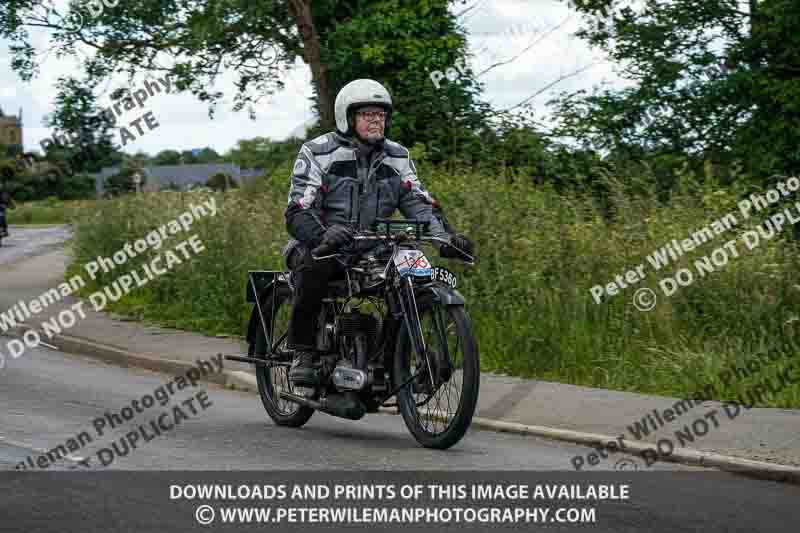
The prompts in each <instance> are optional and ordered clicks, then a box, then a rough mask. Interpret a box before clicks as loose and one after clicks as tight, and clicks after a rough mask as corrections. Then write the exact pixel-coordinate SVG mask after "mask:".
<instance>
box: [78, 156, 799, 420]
mask: <svg viewBox="0 0 800 533" xmlns="http://www.w3.org/2000/svg"><path fill="white" fill-rule="evenodd" d="M289 174H290V169H289V168H288V167H287V168H286V169H284V171H283V172H279V173H277V174H276V175H275V177H273V178H272V179H270V180H265V181H263V182H262V183H261V184H260V185H259V187H258V188H249V189H248V190H247V191H234V192H230V193H227V194H224V195H223V194H218V195H216V196H215V198H217V202H218V204H219V205H220V206H221V211H220V213H219V214H218V215H217V216H216V217H215V218H206V219H202V220H201V221H199V222H198V223H197V224H196V226H195V227H194V228H193V232H195V231H196V232H197V233H198V234H199V236H200V238H201V239H202V241H203V243H204V244H205V246H206V248H207V250H206V251H205V252H203V253H201V254H200V255H199V256H197V257H196V258H194V259H193V260H192V261H191V262H189V263H188V264H184V265H181V266H180V267H178V268H177V269H176V270H175V271H174V272H172V273H170V274H168V275H166V276H163V277H160V278H158V279H157V280H155V281H153V282H152V283H151V284H149V285H148V286H146V287H144V288H142V289H139V290H136V291H134V292H133V293H132V294H130V295H129V296H128V297H126V298H125V299H123V300H122V301H121V302H120V303H119V304H116V305H115V306H114V307H113V308H114V309H115V310H117V311H120V312H125V313H129V314H133V315H135V316H137V317H140V318H142V319H145V320H152V321H156V322H159V323H161V324H166V325H171V326H175V327H180V328H185V329H190V330H196V331H201V332H205V333H211V334H220V333H224V334H233V335H243V334H244V330H245V326H246V321H247V318H248V316H249V311H250V309H249V307H248V306H247V305H246V304H245V302H244V289H245V280H246V273H247V271H248V270H252V269H277V268H282V263H281V259H280V251H281V249H282V247H283V245H284V244H285V242H286V239H287V234H286V230H285V227H284V220H283V210H284V207H285V202H286V186H287V183H286V176H288V175H289ZM423 176H424V181H425V183H426V185H427V186H428V187H429V188H430V189H431V190H432V191H433V193H434V195H435V196H436V197H437V199H439V200H440V201H441V202H442V204H443V205H444V206H445V209H446V211H447V214H448V217H449V218H450V220H451V222H452V223H454V225H455V226H456V227H457V228H459V230H460V231H462V232H464V233H466V234H467V235H469V236H470V237H471V238H472V239H473V240H474V241H475V242H476V245H477V252H478V257H479V261H478V264H477V266H475V267H472V268H470V269H467V268H466V267H464V266H461V265H459V264H458V263H452V264H446V262H445V260H438V261H437V262H438V263H439V264H446V266H448V267H449V268H451V270H454V271H456V272H457V273H458V275H459V289H460V290H461V292H462V293H463V294H464V295H465V296H466V298H467V300H468V306H467V309H468V311H469V313H470V315H471V317H472V319H473V321H474V323H475V326H476V329H477V335H478V339H479V344H480V350H481V356H482V365H483V367H484V369H485V370H491V371H497V372H502V373H507V374H511V375H518V376H525V377H537V378H540V379H546V380H554V381H562V382H568V383H573V384H580V385H588V386H595V387H605V388H612V389H619V390H631V391H638V392H645V393H657V394H668V395H677V396H681V395H684V396H685V395H688V394H691V393H693V392H695V391H697V390H699V389H701V388H702V387H703V386H705V385H709V384H710V385H713V386H714V387H715V388H716V389H717V390H719V391H720V392H719V393H718V394H717V398H716V399H719V400H724V399H734V398H735V397H737V396H739V395H741V394H743V393H744V392H745V391H746V390H748V388H749V387H751V386H752V385H753V384H754V383H755V382H756V381H757V380H758V379H761V378H762V377H763V374H762V375H761V376H762V377H759V376H753V377H750V378H745V379H737V380H735V382H732V383H731V382H729V381H730V380H727V381H726V380H723V379H722V378H721V375H722V374H721V373H722V372H724V371H726V369H730V368H731V366H732V365H736V366H740V367H746V365H747V362H748V361H749V360H752V359H753V357H754V354H758V353H761V354H763V353H766V352H767V351H773V352H778V353H783V354H788V355H789V357H788V358H786V359H783V363H780V364H776V365H777V366H774V367H773V368H772V369H771V370H770V372H773V373H774V372H776V371H777V370H779V369H781V368H784V367H786V365H788V364H790V362H791V361H796V360H797V355H795V354H796V353H797V351H796V348H797V344H798V343H797V340H798V330H797V328H798V326H800V320H798V317H797V315H798V309H800V308H799V307H798V303H800V285H798V281H797V274H796V273H797V271H798V265H799V264H800V252H799V251H798V248H797V245H796V244H795V243H794V242H793V241H791V240H790V239H788V238H785V237H786V236H780V237H776V238H774V239H772V240H770V241H768V242H765V243H762V244H761V245H760V246H759V247H758V248H756V249H753V250H752V251H748V250H747V249H746V248H745V247H744V246H742V245H741V244H737V248H738V249H739V250H740V256H739V257H738V258H732V259H731V260H730V262H729V263H728V264H727V265H726V266H725V267H724V268H720V269H718V271H717V272H714V273H712V274H709V275H707V276H706V277H704V278H702V279H696V280H695V281H694V283H693V284H691V285H690V286H687V287H682V288H680V289H679V290H678V291H677V292H676V293H675V294H673V295H672V296H671V297H666V296H665V295H664V294H663V293H662V291H661V289H660V288H659V286H658V281H659V280H660V279H661V278H663V277H666V276H668V275H672V274H674V273H675V272H676V270H677V269H678V268H681V267H687V268H690V269H692V270H694V267H693V263H694V260H695V259H697V258H698V257H702V256H704V255H706V254H709V253H711V251H712V250H713V249H715V248H717V247H719V246H722V244H724V243H725V242H726V241H728V240H730V239H733V238H735V237H736V235H737V234H740V233H741V232H742V231H745V230H747V229H752V227H754V225H755V224H756V223H760V222H761V219H762V218H763V217H762V216H760V215H756V216H754V219H752V220H748V221H740V224H739V225H737V226H736V227H734V228H733V229H732V230H731V231H730V232H728V233H726V234H724V235H720V236H718V237H717V238H716V239H715V240H714V241H713V242H709V243H706V244H705V245H703V246H701V247H700V248H699V249H698V250H697V251H696V252H693V253H691V254H689V255H687V256H684V257H683V258H681V260H680V261H678V262H675V263H674V264H673V263H670V265H668V266H667V267H665V268H662V269H661V270H660V271H658V272H654V269H653V268H652V267H651V266H650V264H649V263H648V262H647V260H646V256H647V255H648V254H650V253H652V252H653V251H654V250H656V249H659V248H660V247H661V246H663V245H664V244H665V243H667V242H669V241H671V240H672V239H678V240H683V239H685V238H687V237H688V236H689V235H690V234H691V233H692V232H694V231H697V230H698V229H700V228H702V227H704V226H706V225H708V224H710V223H711V222H712V221H713V220H715V219H717V218H719V217H721V216H723V215H725V214H727V213H729V212H735V210H736V198H735V197H734V195H733V194H732V193H730V192H726V191H723V190H719V191H717V190H714V189H713V188H709V189H708V190H693V191H691V193H689V192H684V191H677V192H676V193H675V194H674V195H673V196H672V198H671V199H670V202H669V203H668V204H667V205H664V204H661V203H659V201H657V200H656V198H655V194H654V193H650V192H648V187H647V185H646V183H647V180H643V183H642V184H639V185H637V186H636V187H637V194H636V195H632V194H629V193H628V192H626V191H629V190H630V189H631V183H632V180H633V178H630V177H626V178H625V185H624V186H623V185H622V183H621V182H619V181H617V180H615V178H614V177H609V178H608V184H607V185H608V190H610V191H611V194H610V196H609V200H608V202H607V204H606V205H605V206H604V207H603V208H602V209H601V208H600V207H598V206H597V205H596V203H595V200H593V199H592V198H588V197H574V196H572V197H565V196H563V195H559V194H557V193H556V192H555V191H553V190H549V189H547V188H533V187H532V186H531V185H529V184H528V182H526V181H525V180H510V181H509V180H498V179H495V178H494V177H488V176H485V175H477V174H473V173H469V172H464V173H458V174H453V175H447V174H443V173H440V172H436V171H435V170H432V169H428V171H427V172H425V173H423ZM204 194H205V193H187V194H180V193H162V194H148V195H142V196H139V197H127V198H125V199H119V200H112V201H107V202H102V203H100V204H98V205H97V210H96V212H95V213H94V214H93V216H92V217H91V218H87V219H85V220H84V221H82V222H81V223H79V224H77V225H76V238H75V243H74V246H75V253H76V262H75V263H74V264H73V265H72V267H71V271H73V272H78V271H80V269H82V268H83V264H84V263H85V262H87V261H89V260H92V259H94V258H95V257H96V256H98V255H106V256H108V255H111V254H113V253H114V252H115V251H117V250H119V249H121V248H122V246H123V245H124V244H125V242H127V241H132V240H134V239H137V238H140V237H143V236H144V235H145V234H146V233H147V232H149V231H151V230H152V229H153V228H154V227H156V226H158V225H159V224H161V223H163V222H166V221H167V220H169V219H171V218H173V217H175V216H176V215H177V214H178V213H180V212H181V211H183V210H185V209H187V206H188V203H189V202H190V201H191V202H194V203H198V202H199V201H200V200H201V199H202V198H204ZM609 212H610V213H612V215H613V216H612V217H611V222H609V217H608V216H604V215H608V213H609ZM756 219H757V220H756ZM101 221H102V223H101ZM784 234H787V235H788V230H785V231H784ZM182 238H183V237H179V236H176V237H173V239H172V241H170V243H169V244H168V246H170V245H174V244H177V242H179V240H182ZM140 263H141V261H139V260H138V258H137V261H135V262H133V263H132V264H130V265H126V267H125V270H128V269H129V268H134V267H135V266H136V265H138V264H140ZM639 264H645V269H644V271H645V273H646V279H645V280H644V281H642V282H640V283H638V284H636V285H634V286H631V287H629V288H627V289H622V290H621V291H620V294H618V295H616V296H613V297H608V298H606V300H605V301H603V302H601V303H600V304H597V303H595V301H594V299H593V298H592V296H591V293H590V289H591V288H592V287H593V286H595V285H605V284H607V283H609V282H611V281H613V280H614V278H615V276H616V275H617V274H623V275H624V273H625V272H627V271H628V270H629V269H632V268H634V267H636V266H637V265H639ZM122 273H124V271H123V270H120V271H119V272H116V271H115V272H113V273H111V274H109V275H106V276H102V277H100V278H98V281H97V283H95V284H93V286H90V287H89V290H96V289H97V288H99V287H100V286H102V285H103V284H106V283H109V282H111V281H113V279H115V278H116V277H117V276H118V275H120V274H122ZM85 277H86V276H84V278H85ZM695 277H699V276H697V274H696V271H695ZM642 287H649V288H650V289H652V290H653V291H654V292H655V294H656V295H657V297H658V302H657V305H656V306H655V308H654V309H653V310H651V311H649V312H645V311H639V310H637V309H636V308H635V307H634V305H633V303H632V298H633V296H634V293H635V292H636V290H637V289H639V288H642ZM794 373H795V374H797V376H798V378H800V372H798V369H795V370H794ZM723 381H726V382H723ZM798 381H800V379H798ZM761 405H771V406H780V407H800V386H799V385H794V386H792V387H791V388H788V389H785V390H783V391H782V392H780V393H779V394H777V395H775V397H773V398H770V399H768V400H767V401H765V402H763V403H762V404H761Z"/></svg>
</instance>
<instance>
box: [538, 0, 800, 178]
mask: <svg viewBox="0 0 800 533" xmlns="http://www.w3.org/2000/svg"><path fill="white" fill-rule="evenodd" d="M571 3H572V5H573V7H574V8H575V9H577V10H578V11H580V12H581V13H583V14H584V15H585V16H586V18H587V21H588V23H589V26H588V27H587V28H586V29H585V30H582V31H581V32H579V33H578V35H579V36H580V37H582V38H584V39H586V40H587V41H588V42H589V43H590V44H592V45H594V46H597V47H599V48H601V49H603V50H604V51H606V52H607V53H608V54H609V55H610V57H611V58H612V59H613V60H614V61H616V62H617V63H618V64H619V65H620V67H621V69H622V70H621V71H622V74H623V75H624V76H625V77H626V78H627V79H629V80H631V81H632V82H633V83H634V84H633V86H632V87H630V88H626V89H623V90H616V91H612V90H608V89H604V90H599V89H598V90H595V91H594V93H593V94H591V95H589V94H588V93H586V92H585V91H578V92H576V93H572V94H562V95H561V96H560V97H559V98H558V99H557V100H556V101H554V104H555V106H556V111H557V115H558V116H559V118H560V120H561V127H560V128H559V129H558V130H557V133H559V134H561V135H566V136H569V137H572V138H575V139H578V140H580V141H582V142H583V143H584V144H585V145H587V146H592V147H594V148H597V149H600V150H604V151H611V150H615V149H620V148H623V147H626V146H628V147H629V146H641V147H642V148H644V149H645V150H647V151H649V152H652V151H659V152H671V153H673V154H679V153H684V154H690V155H691V154H695V155H701V156H702V158H708V159H711V160H715V161H721V162H723V163H731V162H733V161H735V160H739V161H742V162H743V163H744V169H745V173H746V174H749V175H751V176H753V177H758V178H759V179H760V178H766V177H768V176H769V175H770V174H773V173H784V174H790V173H795V172H797V171H799V170H800V150H798V148H797V147H798V146H800V108H799V107H798V106H797V102H798V100H799V98H800V77H799V76H798V73H800V33H798V32H797V27H798V23H800V4H799V3H798V2H796V1H795V0H750V1H749V2H744V4H745V5H744V6H743V5H742V4H743V2H739V1H736V0H704V1H703V2H697V1H694V0H674V1H671V2H668V3H666V2H658V1H656V0H647V1H646V2H644V8H643V9H642V10H641V11H638V12H637V11H634V10H633V9H632V8H630V7H624V8H622V9H618V8H614V7H613V6H615V5H616V2H613V1H612V0H571Z"/></svg>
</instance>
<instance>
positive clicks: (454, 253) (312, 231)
mask: <svg viewBox="0 0 800 533" xmlns="http://www.w3.org/2000/svg"><path fill="white" fill-rule="evenodd" d="M335 115H336V117H335V118H336V129H337V131H336V132H331V133H327V134H325V135H322V136H320V137H317V138H316V139H314V140H312V141H309V142H307V143H305V144H304V145H303V147H302V149H301V150H300V153H299V154H298V156H297V160H296V161H295V164H294V169H293V172H292V179H291V188H290V191H289V206H288V208H287V209H286V213H285V216H286V227H287V229H288V231H289V234H290V235H291V236H292V237H293V239H292V240H290V241H289V244H288V245H287V246H286V248H285V250H284V254H285V257H286V262H287V265H288V266H289V268H290V269H291V270H292V272H293V274H292V279H293V283H294V286H295V293H294V303H293V307H292V316H291V322H290V325H289V337H288V341H287V347H288V348H289V349H292V350H294V352H295V354H296V356H295V359H294V363H293V364H292V368H291V370H290V372H289V379H290V380H291V381H292V382H293V383H294V384H295V385H298V386H313V385H315V384H316V381H317V380H316V372H315V370H314V362H315V358H316V354H315V353H314V345H315V342H314V338H315V335H316V330H317V327H318V325H317V323H316V319H317V315H318V314H319V312H320V308H321V305H322V298H323V297H324V295H325V293H326V290H327V286H328V283H329V282H330V281H331V280H333V279H335V277H336V276H338V275H340V274H341V273H342V271H343V270H342V266H341V264H340V263H339V262H337V261H335V260H334V259H323V260H319V261H314V260H312V259H311V257H310V253H311V250H313V249H314V248H316V247H317V246H319V245H320V244H326V245H327V246H329V247H331V248H333V249H342V248H344V249H350V250H351V251H353V250H354V251H358V252H360V251H362V248H363V247H362V245H364V243H359V245H358V246H357V245H356V244H355V243H354V239H353V234H354V232H355V231H357V230H358V229H366V228H369V226H370V224H371V223H372V221H374V220H375V219H376V218H389V217H391V216H392V214H393V213H394V212H395V210H398V209H399V210H400V212H401V213H402V214H403V216H404V217H406V218H408V219H419V220H429V221H430V232H431V233H432V234H433V235H435V236H438V237H440V238H442V239H445V240H446V241H448V243H449V244H445V245H443V246H441V247H440V254H441V255H442V256H443V257H459V256H460V254H461V252H464V253H466V254H469V255H472V243H470V241H469V240H468V239H467V238H466V237H464V236H461V235H457V234H455V231H454V230H453V229H452V227H450V225H449V224H448V223H447V220H446V219H445V218H444V217H443V216H436V214H435V212H434V211H436V213H439V212H440V209H439V206H438V203H437V202H435V200H434V199H433V197H431V195H430V193H428V191H427V190H426V189H425V187H424V186H423V185H422V183H421V182H420V180H419V178H418V177H417V169H416V167H415V165H414V162H413V161H412V160H411V157H410V155H409V151H408V149H406V148H405V147H403V146H401V145H400V144H398V143H396V142H393V141H391V140H389V139H386V138H385V137H384V135H385V132H386V130H388V128H389V126H390V124H391V116H392V99H391V96H390V95H389V92H388V91H387V90H386V88H384V87H383V85H381V84H380V83H378V82H376V81H374V80H368V79H360V80H355V81H353V82H350V83H348V84H347V85H345V87H344V88H343V89H342V90H341V91H340V92H339V94H338V95H337V97H336V102H335ZM364 246H366V245H364Z"/></svg>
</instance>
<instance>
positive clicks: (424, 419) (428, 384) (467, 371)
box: [394, 304, 480, 449]
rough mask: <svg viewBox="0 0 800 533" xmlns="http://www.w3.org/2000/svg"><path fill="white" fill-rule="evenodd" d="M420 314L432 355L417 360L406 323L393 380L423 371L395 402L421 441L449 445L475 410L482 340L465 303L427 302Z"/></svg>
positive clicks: (398, 381)
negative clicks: (473, 328)
mask: <svg viewBox="0 0 800 533" xmlns="http://www.w3.org/2000/svg"><path fill="white" fill-rule="evenodd" d="M419 318H420V324H421V326H422V327H421V331H422V337H423V340H424V342H425V346H426V348H427V353H428V357H427V358H426V359H425V360H419V358H418V357H417V356H416V355H415V354H414V350H413V349H412V345H411V339H410V337H409V332H408V329H407V328H406V327H403V328H402V331H401V333H400V337H399V339H398V343H397V352H396V354H395V361H394V376H395V386H397V385H399V384H401V383H403V382H405V381H406V380H407V379H408V378H409V377H411V376H412V375H414V374H415V373H416V372H417V371H420V375H419V376H418V377H417V378H416V379H415V380H413V381H412V382H411V383H410V384H409V385H408V386H406V387H403V388H402V389H401V390H400V391H399V392H398V393H397V403H398V406H399V408H400V412H401V413H402V415H403V420H404V421H405V423H406V426H407V427H408V429H409V431H411V433H412V435H414V438H415V439H417V441H418V442H419V443H420V444H422V445H423V446H425V447H427V448H438V449H446V448H449V447H451V446H453V445H454V444H456V443H457V442H458V441H459V440H461V438H462V437H463V436H464V434H465V433H466V432H467V429H468V428H469V425H470V423H471V422H472V416H473V414H474V413H475V407H476V405H477V403H478V389H479V386H480V360H479V355H478V345H477V342H476V340H475V336H474V335H473V332H472V323H471V322H470V320H469V317H468V316H467V313H466V311H465V310H464V308H463V307H462V306H439V305H436V304H433V305H428V306H426V307H423V308H421V309H420V310H419ZM448 354H449V357H448ZM429 362H430V364H428V363H429Z"/></svg>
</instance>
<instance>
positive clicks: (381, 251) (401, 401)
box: [226, 219, 480, 449]
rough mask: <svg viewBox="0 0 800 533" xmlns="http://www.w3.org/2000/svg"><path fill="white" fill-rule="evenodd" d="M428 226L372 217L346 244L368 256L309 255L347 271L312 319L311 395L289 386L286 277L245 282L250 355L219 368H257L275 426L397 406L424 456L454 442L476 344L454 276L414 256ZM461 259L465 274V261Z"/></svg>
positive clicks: (464, 418) (266, 274) (469, 406)
mask: <svg viewBox="0 0 800 533" xmlns="http://www.w3.org/2000/svg"><path fill="white" fill-rule="evenodd" d="M428 224H429V223H428V222H427V221H417V220H406V221H396V220H389V219H378V220H376V222H375V224H373V226H372V227H371V228H370V230H369V231H362V232H359V233H357V234H356V237H355V238H356V241H367V240H369V241H378V242H377V243H375V244H376V245H375V246H374V247H373V248H372V249H371V250H370V251H368V252H366V253H363V254H360V255H355V254H346V253H336V254H332V255H326V254H330V252H331V250H327V249H325V248H324V245H323V246H320V247H319V248H316V249H315V250H313V251H312V256H313V257H314V259H315V260H320V259H327V258H333V257H335V258H337V260H340V261H341V262H342V264H343V265H344V266H345V269H344V270H345V276H344V277H345V279H343V280H341V281H334V282H333V283H331V284H330V286H329V287H328V294H327V295H326V297H325V298H324V299H323V307H322V310H321V312H320V314H319V317H318V330H317V331H318V333H317V338H316V339H315V341H316V349H317V351H318V352H319V353H321V357H320V361H319V363H318V367H317V372H318V376H319V378H320V379H319V380H318V382H319V383H320V385H318V386H317V387H315V388H314V389H310V388H305V387H302V388H301V387H294V386H293V385H292V384H291V382H290V381H289V367H290V366H291V363H292V358H293V354H292V352H291V351H288V350H286V348H285V345H286V338H287V336H288V325H289V316H290V312H291V304H292V293H293V287H292V279H291V273H289V272H283V271H252V272H249V275H248V278H249V279H248V283H247V301H248V302H251V303H253V304H254V306H253V311H252V314H251V319H250V324H249V328H248V335H247V339H248V342H249V352H248V356H247V357H242V356H226V358H227V359H230V360H234V361H240V362H246V363H251V364H254V365H256V377H257V381H258V389H259V393H260V396H261V400H262V402H263V404H264V408H265V409H266V411H267V413H268V414H269V416H270V418H272V420H273V421H274V422H275V423H276V424H278V425H281V426H289V427H300V426H302V425H303V424H305V423H306V422H308V420H309V419H310V418H311V416H312V414H313V413H314V411H322V412H324V413H327V414H330V415H334V416H338V417H343V418H347V419H351V420H358V419H360V418H362V417H363V416H364V415H365V414H366V413H375V412H377V411H379V409H380V408H381V407H397V408H398V409H399V411H400V413H401V414H402V416H403V420H404V421H405V424H406V426H407V427H408V429H409V430H410V432H411V433H412V435H413V436H414V437H415V438H416V440H417V441H418V442H419V443H420V444H422V445H423V446H425V447H429V448H437V449H446V448H449V447H451V446H453V445H454V444H456V443H457V442H458V441H459V440H461V438H462V437H463V436H464V434H465V433H466V431H467V429H468V428H469V426H470V423H471V422H472V417H473V414H474V412H475V407H476V405H477V402H478V388H479V384H480V361H479V354H478V343H477V341H476V339H475V335H474V333H473V328H472V323H471V321H470V319H469V316H468V315H467V312H466V309H465V303H466V302H465V300H464V297H463V296H462V295H461V294H460V293H459V292H458V291H457V290H456V284H457V278H456V276H455V275H454V274H453V273H452V272H450V271H449V270H447V269H446V268H441V267H433V266H432V265H431V264H430V262H429V261H428V259H427V257H426V256H425V254H424V253H423V252H422V251H421V250H420V249H419V248H420V245H422V244H424V243H428V244H430V243H431V242H434V241H436V240H437V238H436V237H433V236H430V235H426V231H427V229H428ZM462 260H463V261H464V262H465V263H467V264H469V265H472V264H474V261H473V258H472V257H470V256H468V255H466V254H463V257H462ZM394 396H396V402H395V403H387V402H388V401H389V400H390V399H391V398H392V397H394Z"/></svg>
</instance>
